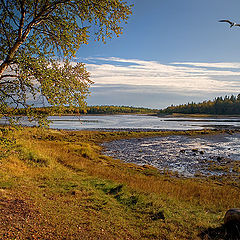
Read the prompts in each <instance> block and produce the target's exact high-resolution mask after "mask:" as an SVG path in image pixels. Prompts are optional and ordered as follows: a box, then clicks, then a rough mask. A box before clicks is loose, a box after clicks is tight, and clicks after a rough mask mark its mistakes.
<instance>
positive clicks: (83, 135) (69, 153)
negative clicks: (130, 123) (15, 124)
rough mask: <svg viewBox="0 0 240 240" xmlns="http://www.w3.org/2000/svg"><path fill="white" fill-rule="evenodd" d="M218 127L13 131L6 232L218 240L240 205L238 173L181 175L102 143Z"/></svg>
mask: <svg viewBox="0 0 240 240" xmlns="http://www.w3.org/2000/svg"><path fill="white" fill-rule="evenodd" d="M219 133H221V132H219V131H209V130H203V131H188V132H160V133H159V132H150V133H147V132H91V131H78V132H77V131H57V130H43V129H36V128H24V129H21V130H14V131H12V132H11V131H10V132H8V133H7V134H5V138H6V139H7V138H8V137H9V138H11V139H15V140H16V141H15V144H14V146H12V148H11V149H10V151H9V152H6V151H4V157H2V158H1V160H0V166H1V168H0V216H1V217H0V239H169V240H171V239H197V238H198V239H211V238H210V237H211V236H212V239H214V237H216V236H217V234H222V232H221V224H222V222H223V216H224V214H225V212H226V210H227V209H229V208H232V207H240V195H239V184H238V181H239V180H236V179H235V180H234V184H232V181H230V179H224V180H223V179H217V178H216V179H210V178H208V179H207V178H204V179H203V178H195V179H191V178H186V179H185V178H178V177H177V176H173V175H172V174H171V173H169V172H166V173H165V174H163V173H161V172H160V171H158V170H157V169H155V168H153V167H150V166H137V165H134V164H127V163H123V162H121V161H120V160H113V159H112V158H110V157H107V156H104V155H102V154H101V147H100V146H99V145H98V144H99V143H101V142H103V141H110V140H113V139H121V138H131V137H149V136H156V135H160V136H165V135H167V134H185V135H186V134H187V135H189V136H196V135H199V134H219ZM238 167H239V166H237V165H236V169H238ZM209 229H211V231H210V230H209ZM208 230H209V231H208ZM219 232H220V233H219ZM207 237H208V238H207Z"/></svg>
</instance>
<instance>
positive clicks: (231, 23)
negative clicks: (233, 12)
mask: <svg viewBox="0 0 240 240" xmlns="http://www.w3.org/2000/svg"><path fill="white" fill-rule="evenodd" d="M218 22H226V23H229V24H230V28H231V27H233V26H235V27H240V24H238V23H234V22H231V21H229V20H219V21H218Z"/></svg>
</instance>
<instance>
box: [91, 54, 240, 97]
mask: <svg viewBox="0 0 240 240" xmlns="http://www.w3.org/2000/svg"><path fill="white" fill-rule="evenodd" d="M86 62H87V63H86V66H87V69H88V71H89V72H90V73H91V77H92V80H93V81H94V82H95V87H98V86H103V85H105V86H109V85H132V86H152V87H154V86H155V87H157V88H161V89H162V90H165V91H169V92H176V93H178V94H182V95H189V94H194V93H195V94H196V93H197V94H204V93H214V92H216V93H220V92H222V93H225V94H228V93H233V92H239V90H240V63H196V62H195V63H194V62H174V63H169V64H162V63H159V62H157V61H146V60H139V59H123V58H116V57H111V58H88V59H86Z"/></svg>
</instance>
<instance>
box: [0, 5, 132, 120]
mask: <svg viewBox="0 0 240 240" xmlns="http://www.w3.org/2000/svg"><path fill="white" fill-rule="evenodd" d="M130 14H131V6H129V5H128V4H127V3H126V2H123V1H122V0H0V117H1V115H3V114H4V113H6V110H7V108H8V107H9V106H14V107H16V106H17V107H19V106H23V107H27V108H28V107H29V106H30V105H29V104H28V101H27V100H28V99H29V98H36V96H40V95H41V96H44V98H45V99H47V101H48V102H49V103H50V104H51V105H52V106H57V107H60V108H61V107H64V106H66V105H69V106H84V105H85V99H86V97H87V96H88V94H89V86H90V84H91V83H92V82H91V80H90V79H89V73H88V72H87V71H86V69H85V66H84V64H82V63H77V64H75V65H72V64H71V63H70V60H71V58H72V57H73V56H74V55H75V54H76V51H77V50H78V49H79V47H80V46H81V45H82V44H87V43H88V40H89V36H90V35H91V34H95V36H96V38H97V40H102V41H103V42H105V38H111V37H112V36H113V35H114V34H116V35H117V36H118V35H119V34H121V33H122V26H121V22H125V23H126V21H127V19H128V17H129V15H130ZM91 26H95V27H94V30H93V29H92V28H91ZM56 57H58V59H57V58H56ZM59 57H61V61H59V59H60V58H59Z"/></svg>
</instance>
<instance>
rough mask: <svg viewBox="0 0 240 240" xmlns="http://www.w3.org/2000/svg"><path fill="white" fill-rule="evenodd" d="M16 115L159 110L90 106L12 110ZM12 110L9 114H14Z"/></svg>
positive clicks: (154, 110)
mask: <svg viewBox="0 0 240 240" xmlns="http://www.w3.org/2000/svg"><path fill="white" fill-rule="evenodd" d="M12 111H14V115H28V112H29V111H31V112H32V113H34V114H36V115H37V114H39V115H57V114H152V113H157V112H158V111H159V110H157V109H149V108H143V107H129V106H89V107H87V108H84V109H82V108H77V107H72V108H69V107H65V108H63V109H57V108H53V107H41V108H31V109H25V108H19V109H14V110H13V109H12ZM12 111H11V110H10V109H9V111H8V112H12Z"/></svg>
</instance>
